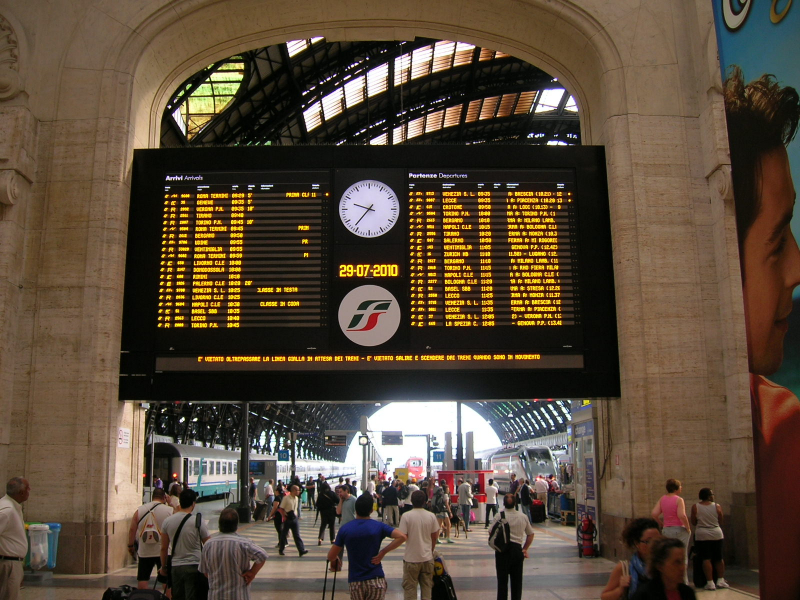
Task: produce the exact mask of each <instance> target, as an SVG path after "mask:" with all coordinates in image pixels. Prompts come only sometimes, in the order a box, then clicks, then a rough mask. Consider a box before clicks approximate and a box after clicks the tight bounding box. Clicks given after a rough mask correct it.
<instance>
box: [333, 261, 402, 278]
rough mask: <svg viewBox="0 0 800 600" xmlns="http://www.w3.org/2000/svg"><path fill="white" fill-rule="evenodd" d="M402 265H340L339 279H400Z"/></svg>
mask: <svg viewBox="0 0 800 600" xmlns="http://www.w3.org/2000/svg"><path fill="white" fill-rule="evenodd" d="M399 276H400V265H396V264H395V265H391V264H390V265H353V264H347V265H339V277H364V278H371V277H399Z"/></svg>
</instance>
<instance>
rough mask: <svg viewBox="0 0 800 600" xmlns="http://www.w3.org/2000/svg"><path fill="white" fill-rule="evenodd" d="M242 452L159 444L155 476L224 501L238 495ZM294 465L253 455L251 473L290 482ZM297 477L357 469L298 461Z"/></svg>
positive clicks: (147, 468) (327, 475)
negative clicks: (230, 495) (180, 483)
mask: <svg viewBox="0 0 800 600" xmlns="http://www.w3.org/2000/svg"><path fill="white" fill-rule="evenodd" d="M240 462H241V453H239V452H232V451H229V450H220V449H216V448H205V447H203V446H191V445H186V444H174V443H171V442H156V445H155V449H154V453H153V473H154V474H155V475H156V476H158V477H160V478H161V480H162V481H163V482H164V487H165V488H168V487H169V484H170V482H172V481H174V480H175V479H177V480H178V481H180V482H185V483H186V484H188V486H189V487H190V488H192V489H193V490H195V491H196V492H197V493H198V494H199V495H200V498H201V499H204V500H205V499H211V498H220V497H223V496H228V495H229V494H231V493H234V492H235V491H236V489H237V488H238V482H239V464H240ZM144 464H145V473H144V476H145V484H146V485H149V483H150V446H147V447H146V449H145V461H144ZM290 469H291V465H290V464H289V463H288V462H278V457H277V456H274V455H269V454H251V455H250V465H248V474H249V475H253V476H254V477H256V479H259V478H262V477H263V478H274V479H276V480H282V481H284V482H286V481H288V480H289V478H290V476H291V471H290ZM295 471H296V475H297V476H298V477H299V478H300V479H301V480H302V481H306V480H307V479H308V478H309V477H314V478H316V477H317V474H318V473H322V474H323V475H325V478H326V479H331V478H332V477H335V478H336V479H338V478H339V477H350V476H352V475H354V474H355V471H356V470H355V468H353V467H348V466H346V465H344V464H342V463H337V462H331V461H321V460H302V459H298V460H297V464H296V468H295Z"/></svg>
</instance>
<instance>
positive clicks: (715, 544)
mask: <svg viewBox="0 0 800 600" xmlns="http://www.w3.org/2000/svg"><path fill="white" fill-rule="evenodd" d="M694 547H695V551H696V552H697V556H699V557H700V559H701V560H710V561H711V562H719V561H721V560H722V540H695V542H694Z"/></svg>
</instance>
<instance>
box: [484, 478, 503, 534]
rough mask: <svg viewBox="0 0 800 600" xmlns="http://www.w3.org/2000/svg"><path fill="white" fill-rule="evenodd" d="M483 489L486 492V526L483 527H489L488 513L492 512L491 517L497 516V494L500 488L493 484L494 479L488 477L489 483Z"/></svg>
mask: <svg viewBox="0 0 800 600" xmlns="http://www.w3.org/2000/svg"><path fill="white" fill-rule="evenodd" d="M484 491H485V492H486V527H484V529H489V523H490V521H489V513H491V514H492V517H496V516H497V494H498V492H499V491H500V490H498V489H497V486H496V485H495V484H494V479H490V480H489V485H487V486H486V489H485V490H484Z"/></svg>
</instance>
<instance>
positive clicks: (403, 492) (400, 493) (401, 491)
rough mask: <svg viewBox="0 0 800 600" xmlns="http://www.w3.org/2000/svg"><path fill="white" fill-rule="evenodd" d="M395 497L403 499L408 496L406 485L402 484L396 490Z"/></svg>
mask: <svg viewBox="0 0 800 600" xmlns="http://www.w3.org/2000/svg"><path fill="white" fill-rule="evenodd" d="M397 498H398V500H405V499H406V498H408V486H407V485H405V484H403V486H402V487H401V488H400V489H399V490H397Z"/></svg>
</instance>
